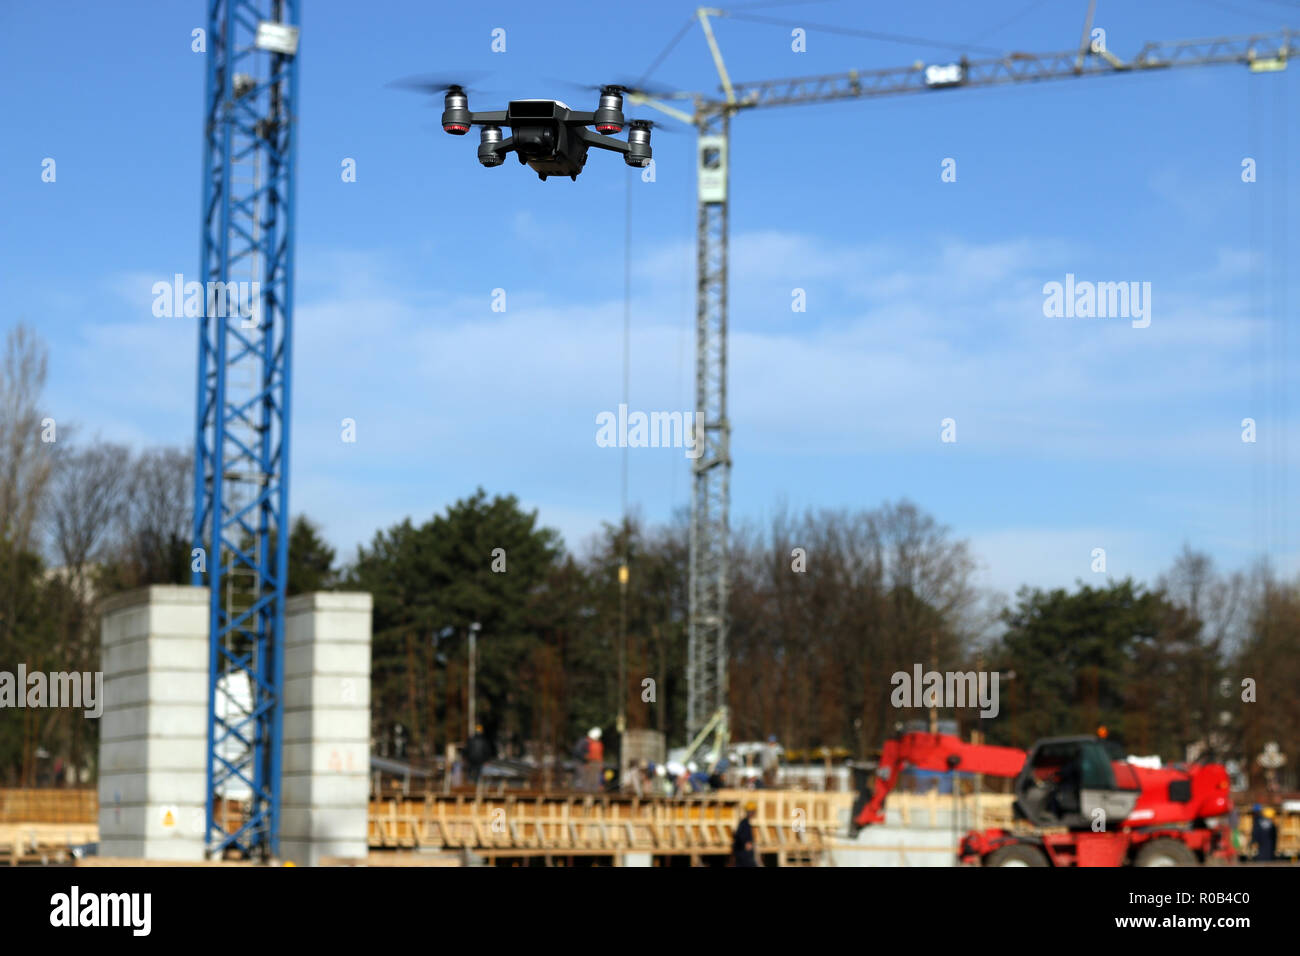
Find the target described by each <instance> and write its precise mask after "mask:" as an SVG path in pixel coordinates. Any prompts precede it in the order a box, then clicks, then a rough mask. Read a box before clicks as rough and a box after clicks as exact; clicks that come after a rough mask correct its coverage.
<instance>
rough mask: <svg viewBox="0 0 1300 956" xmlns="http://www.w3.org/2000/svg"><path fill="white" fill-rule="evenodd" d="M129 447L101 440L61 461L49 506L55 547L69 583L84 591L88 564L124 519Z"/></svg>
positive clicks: (52, 540) (50, 524)
mask: <svg viewBox="0 0 1300 956" xmlns="http://www.w3.org/2000/svg"><path fill="white" fill-rule="evenodd" d="M129 461H130V452H129V451H128V450H127V449H126V448H125V447H123V446H122V445H113V444H108V443H96V444H94V445H91V446H90V447H88V448H85V449H80V450H75V451H71V452H67V453H65V454H63V455H61V456H60V457H59V458H58V460H57V467H56V468H55V472H54V480H53V482H52V489H51V490H52V493H51V495H50V503H49V508H48V517H49V530H50V537H51V545H52V548H53V552H54V554H55V556H56V557H57V558H58V560H59V561H60V562H61V563H62V565H63V567H64V568H65V569H66V573H67V575H68V577H69V580H70V583H71V584H72V585H73V587H74V588H76V589H77V590H78V593H84V587H85V583H86V573H87V568H88V565H89V564H90V563H91V562H92V560H93V559H94V558H95V557H96V555H97V553H98V551H99V550H100V549H101V547H102V546H103V544H104V543H105V540H106V539H107V537H108V535H109V534H110V533H111V532H112V530H113V529H114V528H115V527H116V526H117V525H118V523H119V522H120V521H121V518H122V515H123V514H124V512H125V509H126V505H127V499H126V491H127V464H128V462H129Z"/></svg>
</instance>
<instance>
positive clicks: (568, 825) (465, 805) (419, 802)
mask: <svg viewBox="0 0 1300 956" xmlns="http://www.w3.org/2000/svg"><path fill="white" fill-rule="evenodd" d="M750 800H753V801H754V802H755V803H756V804H757V810H756V812H755V816H754V820H753V824H752V825H753V827H754V837H755V843H756V844H757V847H758V849H759V852H762V853H776V854H778V856H779V857H781V858H782V861H783V862H784V860H785V858H786V857H787V856H788V857H789V859H790V861H791V862H793V861H794V860H796V859H802V860H804V861H807V860H808V859H812V858H815V857H816V856H818V855H819V854H820V853H821V851H822V849H823V848H824V846H825V844H826V840H827V838H828V837H830V836H832V835H833V834H834V833H835V832H838V831H839V830H841V829H842V828H843V827H844V825H845V822H846V819H847V817H846V811H847V810H848V808H849V807H850V806H851V803H852V796H851V795H850V794H823V793H797V792H794V791H722V792H720V793H714V794H709V795H707V796H692V797H684V798H677V799H674V798H666V797H663V798H660V797H648V798H642V797H632V796H618V795H604V794H600V795H597V794H577V795H556V794H536V795H528V796H512V795H505V796H473V795H448V796H443V795H429V796H426V797H424V798H423V799H409V798H408V799H390V800H385V801H375V802H372V803H371V805H370V846H371V848H372V849H387V850H404V849H405V850H469V851H471V852H473V853H475V854H477V855H481V856H489V857H496V856H521V857H522V856H542V855H545V856H568V855H586V856H591V855H602V856H604V855H607V856H615V857H616V856H620V855H622V854H624V853H642V854H650V855H652V856H690V857H697V856H717V855H725V854H728V853H730V852H731V836H732V830H733V828H734V826H735V824H736V822H737V821H738V820H739V818H740V813H741V806H743V804H744V803H745V802H747V801H750Z"/></svg>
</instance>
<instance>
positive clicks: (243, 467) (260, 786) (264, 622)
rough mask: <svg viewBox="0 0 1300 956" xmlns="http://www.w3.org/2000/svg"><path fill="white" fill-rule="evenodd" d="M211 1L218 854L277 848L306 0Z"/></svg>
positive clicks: (201, 474) (204, 331) (201, 482)
mask: <svg viewBox="0 0 1300 956" xmlns="http://www.w3.org/2000/svg"><path fill="white" fill-rule="evenodd" d="M207 7H208V25H207V35H206V44H207V80H206V84H205V92H204V130H203V209H202V223H203V234H202V240H201V256H202V259H201V262H202V282H203V284H204V290H205V293H206V296H205V298H206V304H207V308H206V309H205V310H204V314H203V316H202V317H201V319H200V334H199V363H198V401H197V415H196V428H195V440H194V549H195V550H194V552H193V563H192V565H191V567H192V570H193V578H192V583H193V584H195V585H206V586H207V587H208V588H209V589H210V591H209V596H210V601H211V604H210V609H209V627H210V630H209V641H210V645H211V647H210V652H209V683H208V754H207V785H206V793H207V821H206V831H205V832H206V840H207V850H208V854H209V855H210V856H216V857H220V856H224V855H227V854H233V855H239V856H245V857H259V858H266V857H270V856H273V855H275V854H276V853H277V852H278V839H279V831H280V749H281V747H280V743H281V732H282V729H281V728H282V723H283V706H282V697H283V690H284V674H283V662H284V601H285V585H286V577H287V570H288V536H289V535H288V525H289V398H290V385H291V378H290V370H291V368H292V364H291V358H292V354H291V353H292V349H291V346H292V340H293V336H292V332H293V240H294V229H293V221H294V158H295V153H296V151H297V139H298V137H297V120H298V117H297V108H296V106H297V96H298V56H297V53H298V22H299V21H298V15H299V7H300V3H299V0H208V2H207ZM244 283H248V284H249V285H248V286H244V285H243V284H244ZM240 293H244V294H245V295H246V296H247V298H245V297H244V295H241V294H240ZM232 303H247V304H248V307H246V308H241V307H234V308H232Z"/></svg>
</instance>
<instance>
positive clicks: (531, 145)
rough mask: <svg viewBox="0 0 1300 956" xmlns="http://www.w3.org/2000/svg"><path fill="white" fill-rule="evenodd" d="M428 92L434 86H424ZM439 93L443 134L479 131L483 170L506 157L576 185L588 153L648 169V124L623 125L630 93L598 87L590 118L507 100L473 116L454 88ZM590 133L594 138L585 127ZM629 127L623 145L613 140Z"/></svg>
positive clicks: (540, 103)
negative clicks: (605, 153)
mask: <svg viewBox="0 0 1300 956" xmlns="http://www.w3.org/2000/svg"><path fill="white" fill-rule="evenodd" d="M422 86H423V88H425V89H429V88H430V87H431V86H433V85H432V84H422ZM435 89H436V91H437V92H442V91H443V90H445V91H446V98H445V99H444V101H443V102H444V106H445V108H444V109H443V113H442V129H443V132H445V133H450V134H451V135H452V136H464V135H465V134H466V133H468V132H469V130H470V127H471V126H478V127H480V129H479V143H478V161H479V162H480V163H481V164H482V165H484V166H487V167H489V168H490V167H493V166H500V165H501V164H502V163H504V162H505V161H506V154H507V153H512V152H513V153H514V154H515V155H516V156H518V157H519V162H520V164H521V165H526V166H529V167H531V168H532V169H533V171H534V172H536V173H537V175H538V177H540V178H541V180H542V181H543V182H545V181H546V179H547V177H549V176H568V177H569V178H570V179H572V180H575V181H576V180H577V178H578V174H579V173H581V172H582V169H583V167H584V166H585V165H586V164H587V150H588V149H590V148H591V147H593V146H594V147H596V148H597V149H607V150H609V151H610V152H613V153H622V154H623V161H624V162H625V163H627V165H629V166H634V167H644V166H649V165H650V158H651V150H650V130H651V129H652V128H653V127H654V124H653V123H652V122H650V121H649V120H637V119H634V120H630V121H629V120H626V119H624V117H623V94H624V93H627V92H631V91H630V90H629V88H628V87H624V86H617V85H606V86H600V87H597V89H599V91H600V100H599V103H598V105H597V106H596V109H595V111H594V112H584V111H582V110H574V109H570V108H569V106H568V105H567V104H565V103H563V102H561V101H560V100H511V101H510V102H509V103H508V104H507V105H506V108H505V109H504V110H491V111H488V112H484V113H471V112H470V109H469V95H468V93H467V92H466V90H465V87H464V86H463V85H461V84H458V83H451V84H445V85H442V84H439V85H437V86H436V87H435ZM503 126H508V127H509V128H510V131H511V135H510V136H507V137H505V138H502V133H501V128H502V127H503ZM589 126H590V127H594V128H595V132H592V131H591V130H590V129H588V128H587V127H589ZM624 127H627V141H626V142H624V141H623V140H621V139H615V138H614V137H613V136H611V135H609V134H611V133H621V132H622V131H623V128H624Z"/></svg>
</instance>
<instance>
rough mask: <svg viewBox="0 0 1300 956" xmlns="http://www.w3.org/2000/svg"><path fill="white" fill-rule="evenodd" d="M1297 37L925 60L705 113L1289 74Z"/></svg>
mask: <svg viewBox="0 0 1300 956" xmlns="http://www.w3.org/2000/svg"><path fill="white" fill-rule="evenodd" d="M1296 37H1297V34H1296V33H1295V31H1292V30H1279V31H1276V32H1273V33H1256V34H1249V35H1246V36H1238V37H1213V38H1210V39H1204V40H1175V41H1172V42H1167V43H1148V44H1147V45H1146V46H1144V47H1142V49H1141V50H1139V51H1138V53H1137V55H1136V56H1135V57H1133V59H1131V60H1128V61H1124V60H1120V59H1119V58H1117V57H1115V56H1113V55H1109V54H1107V53H1105V52H1104V51H1093V55H1092V56H1088V57H1085V58H1084V59H1083V61H1082V63H1080V62H1079V51H1078V50H1066V51H1063V52H1059V53H1008V54H1006V55H1004V56H1000V57H991V58H989V59H984V60H967V59H965V58H962V59H961V60H958V61H956V62H952V63H931V64H923V63H920V62H919V61H918V62H917V63H914V64H912V65H911V66H900V67H890V68H887V69H882V70H850V71H849V72H847V73H834V74H830V75H827V76H803V77H793V78H788V79H779V80H760V81H757V82H750V83H733V84H732V86H731V89H732V91H733V92H734V95H735V100H736V102H735V106H734V107H733V106H731V105H730V104H729V103H721V102H719V103H709V104H706V106H707V107H710V108H713V109H726V108H732V109H753V108H757V107H765V106H794V105H799V104H810V103H830V102H834V101H836V100H848V99H860V98H863V97H869V96H895V95H900V94H903V93H925V92H930V91H933V90H940V89H953V88H960V87H967V88H978V87H988V86H1005V85H1008V84H1012V83H1033V82H1038V81H1041V80H1062V79H1069V78H1071V77H1077V78H1082V77H1088V76H1114V75H1117V74H1121V73H1134V72H1142V71H1145V70H1164V69H1171V68H1173V67H1183V66H1211V65H1216V64H1231V63H1240V64H1243V65H1245V66H1248V67H1250V68H1251V69H1252V70H1254V71H1256V72H1264V71H1271V70H1278V69H1283V68H1285V66H1286V61H1287V59H1288V58H1289V57H1290V55H1291V52H1292V51H1293V49H1294V46H1295V41H1296Z"/></svg>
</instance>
